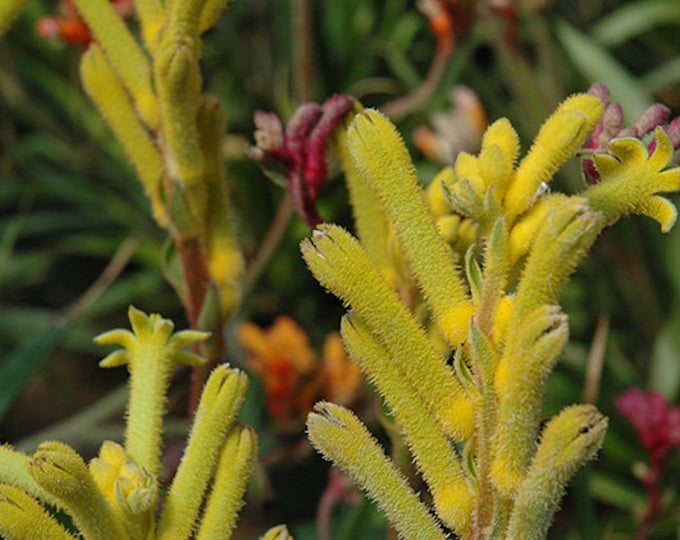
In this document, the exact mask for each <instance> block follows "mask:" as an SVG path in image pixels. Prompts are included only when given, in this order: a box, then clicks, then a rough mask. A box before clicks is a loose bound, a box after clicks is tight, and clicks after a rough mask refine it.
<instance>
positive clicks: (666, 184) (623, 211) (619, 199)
mask: <svg viewBox="0 0 680 540" xmlns="http://www.w3.org/2000/svg"><path fill="white" fill-rule="evenodd" d="M654 134H655V137H656V145H655V148H654V151H653V152H652V153H651V155H650V154H649V152H648V150H647V147H646V146H645V145H644V143H643V142H642V141H640V140H638V139H634V138H632V137H631V138H623V139H616V140H614V141H612V142H611V143H610V144H609V151H610V152H611V155H610V154H595V156H594V163H595V167H596V168H597V171H598V173H599V174H600V177H601V181H600V182H599V183H598V184H596V185H594V186H591V187H590V188H588V189H587V190H586V191H585V192H584V193H583V195H584V196H585V197H586V198H587V199H588V202H589V204H590V205H591V206H592V207H593V208H595V209H596V210H599V211H600V212H602V213H603V214H604V216H605V219H606V221H607V223H609V224H612V223H614V222H616V221H618V220H619V219H620V218H622V217H624V216H626V215H629V214H642V215H645V216H648V217H651V218H652V219H654V220H656V221H657V222H658V223H659V225H661V230H662V231H663V232H668V231H669V230H670V229H671V227H672V226H673V224H674V223H675V219H676V217H677V210H676V208H675V205H674V204H673V203H671V202H670V201H669V200H668V199H666V198H664V197H661V196H659V195H658V194H659V193H668V192H672V191H678V190H680V168H679V167H673V168H671V169H667V170H664V168H665V167H666V166H668V164H669V162H670V159H671V157H672V155H673V145H672V144H671V141H670V140H669V138H668V136H667V135H666V133H665V132H664V130H663V129H662V128H661V127H657V128H656V129H655V130H654Z"/></svg>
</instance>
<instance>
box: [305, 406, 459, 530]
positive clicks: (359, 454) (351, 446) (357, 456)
mask: <svg viewBox="0 0 680 540" xmlns="http://www.w3.org/2000/svg"><path fill="white" fill-rule="evenodd" d="M314 411H315V412H312V413H310V414H309V417H308V419H307V432H308V435H309V438H310V440H311V441H312V444H313V445H314V447H315V448H316V449H317V450H319V452H321V453H322V454H323V455H324V456H325V457H326V459H328V460H331V461H333V462H334V463H335V464H336V465H337V466H338V467H340V468H341V469H343V470H344V471H346V472H347V473H348V474H349V475H350V476H351V477H352V478H353V479H354V480H355V481H356V482H357V483H358V484H359V485H360V486H361V487H362V488H363V489H364V490H365V491H366V492H367V493H368V494H369V496H370V497H371V498H372V499H374V500H375V501H376V503H377V504H378V506H379V507H380V508H381V509H382V510H383V512H385V514H386V515H387V518H388V519H389V521H390V523H391V524H392V525H393V526H394V528H395V529H396V531H397V533H398V535H399V536H400V537H401V538H409V539H410V538H418V539H419V540H443V539H444V538H446V536H445V535H444V532H443V531H442V530H441V529H440V528H439V526H438V525H437V523H436V521H435V520H434V519H433V517H432V516H431V515H430V513H429V512H428V510H427V508H426V507H425V505H424V504H423V503H422V502H421V501H420V499H419V498H418V496H417V495H416V494H415V493H414V492H413V490H412V489H411V488H410V487H409V486H408V484H407V482H406V479H405V478H404V477H403V476H402V475H401V474H400V473H399V471H398V470H397V469H396V467H395V466H394V464H393V463H392V462H391V461H390V460H389V459H388V458H387V456H385V454H384V452H383V449H382V448H381V447H380V445H379V444H378V442H377V441H376V440H375V439H374V438H373V436H372V435H371V434H370V433H369V431H368V430H367V429H366V426H364V425H363V424H362V423H361V422H360V421H359V419H358V418H357V417H356V416H354V414H353V413H352V412H351V411H349V410H348V409H345V408H344V407H341V406H339V405H334V404H333V403H327V402H325V401H324V402H320V403H317V404H316V405H315V407H314Z"/></svg>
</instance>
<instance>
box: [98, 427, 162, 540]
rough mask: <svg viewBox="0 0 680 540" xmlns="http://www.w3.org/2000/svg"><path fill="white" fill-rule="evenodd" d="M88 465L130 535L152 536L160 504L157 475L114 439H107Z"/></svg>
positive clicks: (136, 536)
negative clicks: (146, 469) (142, 465)
mask: <svg viewBox="0 0 680 540" xmlns="http://www.w3.org/2000/svg"><path fill="white" fill-rule="evenodd" d="M89 468H90V473H91V474H92V477H93V478H94V480H95V482H96V483H97V486H98V487H99V490H100V491H101V492H102V493H103V494H104V496H105V497H106V499H107V500H108V501H109V504H110V505H111V506H112V507H113V508H114V509H115V510H116V513H117V514H118V516H119V517H120V518H121V520H122V522H123V527H124V528H125V530H126V532H127V533H128V535H129V536H130V538H149V535H152V534H153V530H154V519H155V514H156V505H157V503H158V484H157V483H156V478H155V477H153V476H151V475H150V474H149V473H148V472H147V471H145V470H144V469H143V468H142V467H140V466H138V465H137V464H136V463H135V462H134V461H133V460H132V459H131V458H130V457H129V456H128V455H127V453H126V452H125V449H124V448H123V447H122V446H120V445H119V444H116V443H114V442H111V441H104V443H103V444H102V446H101V448H100V450H99V457H96V458H94V459H92V460H91V461H90V463H89Z"/></svg>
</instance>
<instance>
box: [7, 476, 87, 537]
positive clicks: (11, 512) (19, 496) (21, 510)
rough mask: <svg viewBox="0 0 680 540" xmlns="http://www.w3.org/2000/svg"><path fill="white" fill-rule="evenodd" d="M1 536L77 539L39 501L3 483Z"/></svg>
mask: <svg viewBox="0 0 680 540" xmlns="http://www.w3.org/2000/svg"><path fill="white" fill-rule="evenodd" d="M0 536H2V538H4V539H5V540H74V537H73V536H71V535H70V534H69V533H68V532H66V530H65V529H64V528H63V527H62V526H61V525H60V524H59V523H57V520H55V519H54V518H53V517H52V516H51V515H50V514H49V513H48V512H47V510H45V509H44V508H43V507H42V506H41V505H40V504H39V503H38V502H37V501H36V500H35V499H33V498H32V497H29V496H28V495H27V494H26V493H24V492H23V491H21V490H20V489H17V488H15V487H13V486H8V485H4V484H0Z"/></svg>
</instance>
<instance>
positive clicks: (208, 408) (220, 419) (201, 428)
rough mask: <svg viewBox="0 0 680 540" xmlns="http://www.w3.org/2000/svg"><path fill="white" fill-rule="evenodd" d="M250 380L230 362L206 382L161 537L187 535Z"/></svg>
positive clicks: (168, 501)
mask: <svg viewBox="0 0 680 540" xmlns="http://www.w3.org/2000/svg"><path fill="white" fill-rule="evenodd" d="M247 389H248V379H247V378H246V376H245V374H243V373H241V372H240V371H238V370H234V369H230V368H229V366H227V365H221V366H218V367H217V368H215V369H214V370H213V372H212V373H211V374H210V377H209V378H208V381H207V382H206V384H205V387H204V389H203V393H202V394H201V401H200V403H199V405H198V409H197V411H196V416H195V418H194V425H193V426H192V428H191V434H190V435H189V442H188V443H187V449H186V452H185V453H184V456H183V457H182V461H181V463H180V465H179V468H178V469H177V474H176V475H175V478H174V480H173V481H172V485H171V486H170V491H169V492H168V495H167V497H166V499H165V505H164V507H163V512H162V514H161V517H160V520H159V522H158V532H157V535H156V537H157V538H158V539H159V540H170V539H175V538H177V539H182V538H187V537H188V536H189V534H190V533H191V531H192V530H193V528H194V523H195V522H196V519H197V517H198V512H199V510H200V508H201V503H202V501H203V495H204V494H205V492H206V490H207V489H208V483H209V481H210V478H211V477H212V476H213V473H214V470H215V467H216V466H217V463H218V459H219V454H220V449H221V448H222V447H223V445H224V440H225V437H226V435H227V432H228V431H229V429H230V428H231V426H232V424H233V422H234V418H235V417H236V414H237V413H238V411H239V409H240V408H241V404H242V403H243V399H244V398H245V394H246V391H247Z"/></svg>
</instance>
